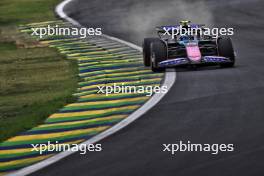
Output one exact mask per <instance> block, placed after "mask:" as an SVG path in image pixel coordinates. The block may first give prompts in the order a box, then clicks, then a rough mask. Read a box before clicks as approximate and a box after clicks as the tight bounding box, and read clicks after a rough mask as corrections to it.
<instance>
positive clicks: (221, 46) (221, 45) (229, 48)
mask: <svg viewBox="0 0 264 176" xmlns="http://www.w3.org/2000/svg"><path fill="white" fill-rule="evenodd" d="M217 44H218V55H219V56H223V57H227V58H229V59H230V60H231V62H229V63H222V64H220V66H221V67H233V66H234V65H235V54H234V49H233V45H232V41H231V39H230V38H229V37H221V38H218V42H217Z"/></svg>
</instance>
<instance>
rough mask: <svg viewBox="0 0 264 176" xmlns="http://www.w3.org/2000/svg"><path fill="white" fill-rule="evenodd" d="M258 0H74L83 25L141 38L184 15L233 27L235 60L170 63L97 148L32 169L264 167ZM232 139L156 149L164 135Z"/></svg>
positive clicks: (222, 171)
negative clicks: (164, 78) (169, 72)
mask: <svg viewBox="0 0 264 176" xmlns="http://www.w3.org/2000/svg"><path fill="white" fill-rule="evenodd" d="M263 7H264V1H261V0H259V1H255V0H252V1H245V0H244V1H242V0H241V1H238V0H234V1H232V0H230V1H226V2H222V1H216V0H212V1H200V2H199V3H197V2H196V3H192V1H189V0H186V1H182V2H181V1H177V2H176V1H169V0H165V1H159V0H152V1H150V0H149V1H147V0H134V1H132V0H122V1H118V0H108V1H103V0H76V1H75V2H73V3H71V4H70V5H69V6H67V12H68V14H69V15H70V16H71V17H73V18H75V19H77V20H78V21H80V22H81V23H82V24H83V25H85V26H89V27H102V28H103V30H104V32H105V33H107V34H110V35H113V36H116V37H121V38H122V39H125V40H128V41H131V42H134V43H137V44H141V41H142V39H143V37H144V36H149V35H151V31H153V28H154V26H155V25H159V24H173V23H175V22H176V21H178V20H179V19H182V18H188V19H190V20H192V21H195V22H196V21H197V22H199V23H207V24H210V25H217V26H220V27H234V28H235V35H234V36H233V42H234V45H235V48H236V50H237V54H238V58H237V64H236V68H233V69H218V68H214V67H210V68H201V69H198V70H177V81H176V84H175V85H174V87H173V88H172V89H171V91H170V92H169V93H168V94H167V95H166V97H165V98H164V99H163V100H162V101H161V102H160V103H159V104H158V105H157V106H156V107H155V108H154V109H152V110H151V111H149V112H148V113H147V114H145V115H144V116H142V117H141V118H140V119H139V120H137V121H136V122H135V123H133V124H131V125H130V126H128V127H126V128H125V129H124V130H122V131H120V132H118V133H117V134H115V135H113V136H111V137H109V138H107V139H105V140H104V141H102V145H103V148H104V150H103V152H100V153H89V154H86V155H79V154H74V155H72V156H70V157H68V158H65V159H63V160H61V161H60V162H58V163H56V164H54V165H52V166H49V167H47V168H45V169H43V170H41V171H39V172H37V173H35V174H32V175H49V176H52V175H54V176H58V175H85V176H102V175H104V176H124V175H126V176H127V175H131V176H150V175H151V176H154V175H157V176H163V175H164V176H169V175H177V176H194V175H195V176H207V175H210V176H218V175H219V176H227V175H230V176H234V175H237V176H254V175H256V176H262V175H264V138H263V137H264V128H263V126H264V68H263V66H264V52H263V46H264V45H263V41H264V34H263V31H264V21H263V19H264V11H263ZM179 140H182V141H187V140H189V141H192V142H193V143H202V144H203V143H233V144H234V145H235V152H231V153H228V152H227V153H220V154H218V155H211V154H209V153H195V152H189V153H187V152H185V153H184V152H182V153H177V154H176V155H174V156H172V155H170V154H168V153H165V152H162V149H163V147H162V144H163V143H176V142H177V141H179Z"/></svg>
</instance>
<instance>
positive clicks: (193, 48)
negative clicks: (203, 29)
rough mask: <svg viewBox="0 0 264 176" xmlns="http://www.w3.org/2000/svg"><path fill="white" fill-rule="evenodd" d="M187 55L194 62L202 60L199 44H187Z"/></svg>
mask: <svg viewBox="0 0 264 176" xmlns="http://www.w3.org/2000/svg"><path fill="white" fill-rule="evenodd" d="M186 51H187V56H188V58H189V59H190V60H191V61H193V62H200V61H201V58H202V55H201V52H200V49H199V47H198V45H197V44H190V45H187V46H186Z"/></svg>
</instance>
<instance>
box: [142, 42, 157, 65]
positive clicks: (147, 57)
mask: <svg viewBox="0 0 264 176" xmlns="http://www.w3.org/2000/svg"><path fill="white" fill-rule="evenodd" d="M154 41H159V38H145V39H144V41H143V44H142V48H143V62H144V65H145V66H146V67H149V66H150V63H151V61H150V57H151V56H150V45H151V43H153V42H154Z"/></svg>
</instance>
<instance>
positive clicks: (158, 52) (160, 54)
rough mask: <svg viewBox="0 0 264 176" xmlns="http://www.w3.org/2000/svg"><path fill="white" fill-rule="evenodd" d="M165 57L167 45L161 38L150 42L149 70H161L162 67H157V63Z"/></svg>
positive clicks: (162, 69)
mask: <svg viewBox="0 0 264 176" xmlns="http://www.w3.org/2000/svg"><path fill="white" fill-rule="evenodd" d="M166 59H167V46H166V44H165V43H164V42H162V41H161V40H158V41H155V42H153V43H152V44H151V70H152V71H153V72H162V71H164V70H165V68H164V67H159V66H158V64H159V63H160V62H162V61H164V60H166Z"/></svg>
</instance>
